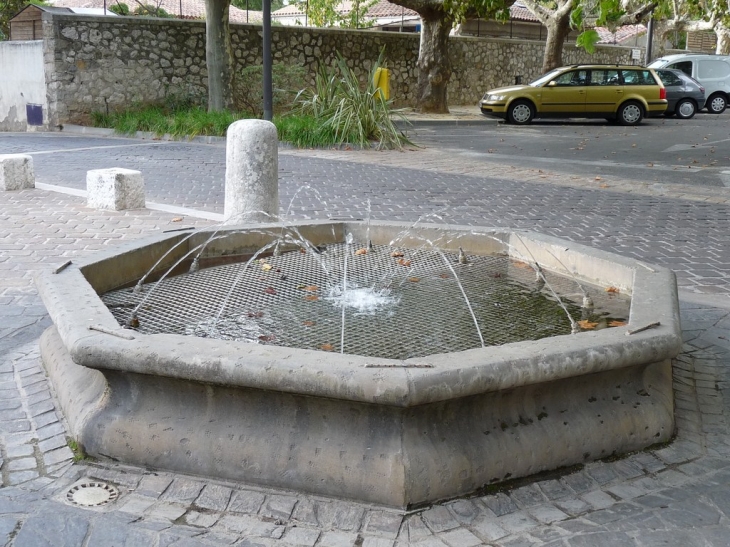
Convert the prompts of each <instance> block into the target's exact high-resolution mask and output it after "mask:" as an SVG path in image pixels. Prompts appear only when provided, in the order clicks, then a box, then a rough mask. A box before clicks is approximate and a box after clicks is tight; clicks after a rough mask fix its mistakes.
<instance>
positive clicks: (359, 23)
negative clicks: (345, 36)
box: [340, 0, 378, 28]
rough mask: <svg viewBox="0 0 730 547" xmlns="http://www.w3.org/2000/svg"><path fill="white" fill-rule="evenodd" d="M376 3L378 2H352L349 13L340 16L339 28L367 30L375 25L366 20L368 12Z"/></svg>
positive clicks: (370, 20) (371, 0)
mask: <svg viewBox="0 0 730 547" xmlns="http://www.w3.org/2000/svg"><path fill="white" fill-rule="evenodd" d="M377 3H378V0H365V1H362V0H353V2H352V9H351V10H350V12H349V13H345V14H343V15H341V16H340V26H341V27H343V28H369V27H372V26H373V25H374V24H375V21H374V20H372V19H367V17H366V16H367V13H368V10H369V9H370V8H371V7H373V6H374V5H375V4H377Z"/></svg>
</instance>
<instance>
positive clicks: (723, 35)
mask: <svg viewBox="0 0 730 547" xmlns="http://www.w3.org/2000/svg"><path fill="white" fill-rule="evenodd" d="M715 35H717V48H716V49H715V54H716V55H730V28H727V27H725V26H723V25H717V26H716V27H715Z"/></svg>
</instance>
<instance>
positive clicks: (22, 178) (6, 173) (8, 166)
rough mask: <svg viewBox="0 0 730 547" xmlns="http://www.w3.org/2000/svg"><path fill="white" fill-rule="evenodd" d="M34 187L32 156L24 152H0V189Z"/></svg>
mask: <svg viewBox="0 0 730 547" xmlns="http://www.w3.org/2000/svg"><path fill="white" fill-rule="evenodd" d="M25 188H35V171H34V170H33V158H32V157H30V156H28V155H26V154H0V190H23V189H25Z"/></svg>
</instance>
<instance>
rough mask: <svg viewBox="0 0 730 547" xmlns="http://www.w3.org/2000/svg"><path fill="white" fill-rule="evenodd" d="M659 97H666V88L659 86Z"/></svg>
mask: <svg viewBox="0 0 730 547" xmlns="http://www.w3.org/2000/svg"><path fill="white" fill-rule="evenodd" d="M659 98H660V99H666V98H667V90H666V89H664V88H663V87H660V88H659Z"/></svg>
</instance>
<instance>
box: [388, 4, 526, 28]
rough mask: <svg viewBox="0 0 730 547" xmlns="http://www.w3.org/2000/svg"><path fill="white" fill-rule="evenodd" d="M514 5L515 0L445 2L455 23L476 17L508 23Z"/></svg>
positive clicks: (446, 10)
mask: <svg viewBox="0 0 730 547" xmlns="http://www.w3.org/2000/svg"><path fill="white" fill-rule="evenodd" d="M396 3H397V1H396ZM512 4H514V0H443V6H444V11H445V12H446V13H447V14H448V16H449V18H450V19H451V20H452V21H453V22H455V23H461V22H463V21H465V20H466V19H467V18H476V17H480V18H482V19H496V20H497V21H508V20H509V17H510V14H509V8H510V6H511V5H512Z"/></svg>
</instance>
